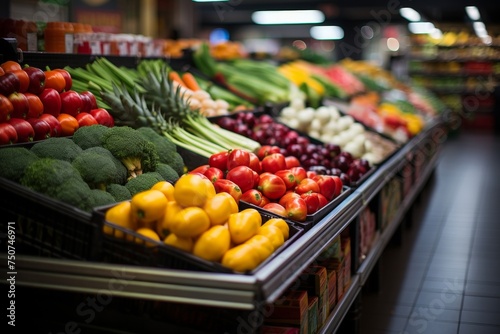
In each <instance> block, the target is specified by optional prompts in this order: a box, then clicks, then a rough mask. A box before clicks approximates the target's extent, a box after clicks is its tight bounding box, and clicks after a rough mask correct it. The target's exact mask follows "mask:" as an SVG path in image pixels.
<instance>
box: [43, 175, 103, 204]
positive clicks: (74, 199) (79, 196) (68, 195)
mask: <svg viewBox="0 0 500 334" xmlns="http://www.w3.org/2000/svg"><path fill="white" fill-rule="evenodd" d="M51 197H52V198H54V199H57V200H59V201H61V202H64V203H67V204H69V205H72V206H75V207H77V208H79V209H81V210H84V211H87V212H90V211H92V209H93V207H94V201H93V199H92V192H91V189H90V188H89V186H88V185H87V184H86V183H85V182H84V181H83V180H79V179H77V178H70V179H67V180H65V181H64V182H63V183H61V184H60V185H58V186H57V187H56V191H55V192H54V193H53V194H51Z"/></svg>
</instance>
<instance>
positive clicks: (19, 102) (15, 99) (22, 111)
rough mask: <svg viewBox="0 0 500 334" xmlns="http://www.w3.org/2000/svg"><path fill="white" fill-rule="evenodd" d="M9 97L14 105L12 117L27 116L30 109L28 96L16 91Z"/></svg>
mask: <svg viewBox="0 0 500 334" xmlns="http://www.w3.org/2000/svg"><path fill="white" fill-rule="evenodd" d="M8 99H9V100H10V102H11V103H12V106H13V107H14V110H13V111H12V114H11V117H12V118H26V117H27V115H28V112H29V109H30V105H29V102H28V98H27V97H26V96H25V95H24V94H23V93H19V92H15V93H12V94H10V95H9V97H8Z"/></svg>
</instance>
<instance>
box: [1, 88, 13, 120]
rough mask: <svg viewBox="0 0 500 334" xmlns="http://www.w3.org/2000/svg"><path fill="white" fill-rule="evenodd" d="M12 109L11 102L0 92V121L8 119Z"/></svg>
mask: <svg viewBox="0 0 500 334" xmlns="http://www.w3.org/2000/svg"><path fill="white" fill-rule="evenodd" d="M13 111H14V106H13V105H12V102H10V100H9V99H8V98H7V97H6V96H4V95H1V94H0V123H3V122H6V121H8V120H9V119H10V117H11V115H12V112H13Z"/></svg>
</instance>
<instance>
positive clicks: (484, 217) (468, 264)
mask: <svg viewBox="0 0 500 334" xmlns="http://www.w3.org/2000/svg"><path fill="white" fill-rule="evenodd" d="M499 196H500V137H498V136H497V137H495V136H493V135H489V134H484V133H483V134H479V133H466V132H462V133H460V134H459V135H458V136H454V137H450V138H449V139H448V141H447V142H446V143H445V144H444V147H443V151H442V152H441V156H440V161H439V163H438V165H437V168H436V171H435V174H434V177H433V178H432V179H431V181H430V182H429V184H428V186H427V187H426V188H425V190H424V192H423V193H422V196H421V199H420V200H419V201H418V202H417V203H416V205H415V207H414V211H413V220H412V223H411V224H407V225H404V227H403V229H402V234H401V235H402V242H401V244H397V243H391V244H390V245H389V246H388V247H387V248H386V250H385V251H384V254H383V255H382V257H381V259H380V262H379V271H378V273H379V276H378V277H379V279H380V281H379V282H380V283H379V289H378V291H376V292H374V291H368V289H365V290H366V291H363V293H362V297H361V298H362V309H361V320H360V325H359V326H360V333H361V334H377V333H388V334H391V333H400V334H413V333H428V334H431V333H439V334H472V333H473V334H488V333H492V334H493V333H495V334H496V333H500V257H499V254H500V240H499V238H500V199H499Z"/></svg>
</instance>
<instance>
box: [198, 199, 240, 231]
mask: <svg viewBox="0 0 500 334" xmlns="http://www.w3.org/2000/svg"><path fill="white" fill-rule="evenodd" d="M203 210H205V212H206V213H207V214H208V217H209V218H210V225H211V226H215V225H223V224H225V223H226V222H227V220H228V219H229V215H231V214H233V213H237V212H238V203H236V200H235V199H234V197H233V196H231V195H230V194H229V193H227V192H220V193H217V194H215V196H213V197H212V198H209V199H207V201H206V202H205V205H204V206H203Z"/></svg>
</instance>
